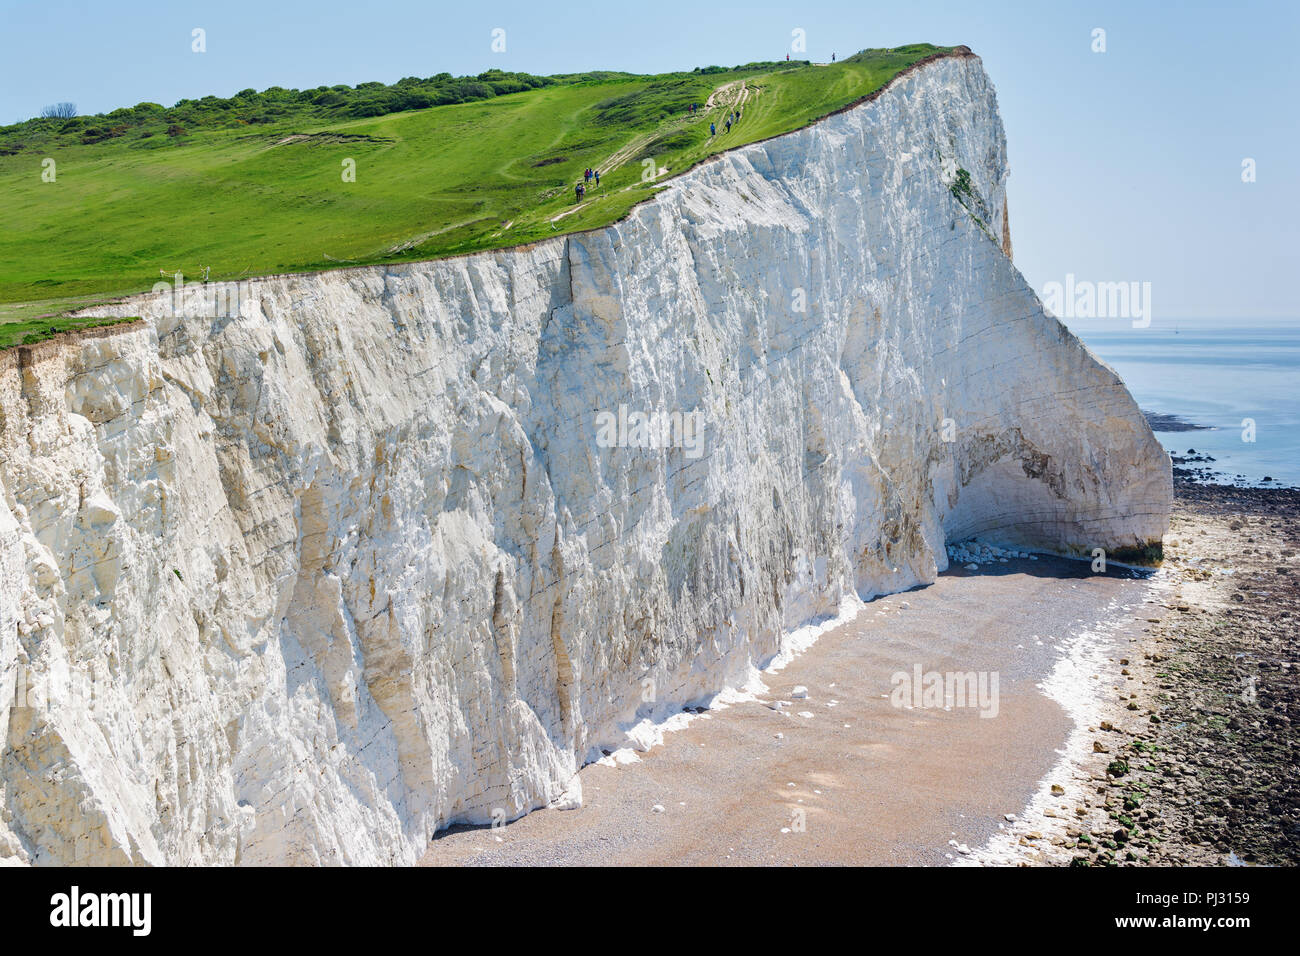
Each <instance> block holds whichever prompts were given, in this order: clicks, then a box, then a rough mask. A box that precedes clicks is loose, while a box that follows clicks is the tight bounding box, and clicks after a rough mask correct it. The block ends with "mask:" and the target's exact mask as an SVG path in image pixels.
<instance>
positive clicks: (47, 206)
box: [0, 44, 946, 324]
mask: <svg viewBox="0 0 1300 956" xmlns="http://www.w3.org/2000/svg"><path fill="white" fill-rule="evenodd" d="M945 49H946V48H940V47H934V46H930V45H928V44H918V45H913V46H908V47H901V48H898V49H895V50H870V51H864V52H863V53H860V54H858V55H857V56H855V57H851V58H849V59H847V60H845V61H842V62H840V63H837V64H833V65H830V66H825V65H823V66H813V65H806V66H805V65H796V66H792V67H791V68H789V69H786V68H776V69H773V68H772V67H771V66H767V67H763V68H762V69H742V70H732V71H713V72H710V71H702V72H692V73H674V74H664V75H659V76H644V77H630V78H629V77H628V76H626V75H617V76H613V77H610V78H608V79H605V78H601V79H596V80H588V81H584V82H581V83H569V84H559V85H554V86H546V87H542V88H539V89H534V90H529V91H527V92H519V93H511V94H509V95H504V96H497V97H495V98H492V99H486V100H481V101H476V102H471V103H462V104H456V105H447V106H436V107H431V108H428V109H421V110H413V111H408V112H403V113H394V114H390V115H386V116H380V117H372V118H364V119H349V120H345V121H337V122H330V123H326V124H323V125H322V124H321V123H320V119H319V117H311V118H304V119H301V120H298V121H295V120H293V119H292V118H289V119H286V120H284V121H282V122H278V123H274V124H271V125H269V126H267V125H263V126H259V127H255V128H254V127H235V128H223V129H204V130H201V131H198V132H196V133H194V134H193V135H185V136H178V137H175V138H174V140H171V141H169V142H166V143H165V144H164V145H161V146H159V145H158V137H150V138H143V137H142V138H139V139H132V138H131V137H130V136H126V135H124V136H122V137H120V138H116V139H110V140H107V141H104V142H99V143H94V144H87V145H81V144H78V145H71V146H59V147H57V148H51V149H50V155H49V156H48V158H50V159H53V160H54V161H55V169H56V171H57V175H56V179H55V181H54V182H46V181H43V179H42V176H41V172H42V169H43V165H42V161H43V160H44V159H45V158H47V157H46V156H44V155H43V153H44V152H45V150H46V149H47V147H48V146H49V144H38V145H34V146H33V147H32V148H23V144H21V143H18V144H13V143H8V144H6V147H7V148H8V149H9V150H10V152H11V153H12V154H11V155H0V192H3V195H4V196H5V202H4V204H3V206H2V207H0V324H3V322H4V321H5V320H14V319H24V320H30V319H33V318H37V317H40V316H43V315H47V314H50V313H54V314H57V313H58V312H60V311H62V309H63V308H65V307H66V306H67V305H69V304H71V303H72V302H73V301H74V299H75V300H77V301H78V302H79V303H80V304H85V302H86V301H87V300H89V301H94V300H95V299H96V298H100V299H103V298H109V297H112V296H116V295H121V294H125V293H129V292H133V291H142V290H145V289H148V288H149V287H150V286H152V285H153V284H154V283H156V282H158V281H159V279H160V272H165V273H167V274H169V275H170V274H171V273H174V272H176V271H180V272H182V273H183V274H184V275H185V276H186V277H189V278H193V277H197V276H199V275H201V274H202V273H203V271H204V270H205V269H210V277H211V279H213V280H227V279H236V278H243V277H249V276H256V275H266V274H273V273H279V272H298V271H313V270H323V269H330V268H337V267H339V266H345V265H354V264H369V263H383V262H399V261H409V260H422V259H434V258H439V257H443V256H448V255H455V254H459V253H466V252H474V251H478V250H482V249H489V248H500V247H505V246H511V245H516V244H520V243H525V242H530V241H535V240H538V239H542V238H547V237H550V236H555V235H558V234H561V233H565V232H573V231H577V230H581V229H588V228H592V227H596V226H600V225H606V224H608V223H610V222H613V221H615V220H617V219H619V218H620V217H621V216H623V215H624V214H625V213H626V212H627V211H628V210H629V209H630V208H631V207H632V206H633V205H635V204H636V203H638V202H640V201H641V200H643V199H645V198H647V197H648V196H650V195H652V194H653V192H654V190H655V189H657V188H659V187H660V186H661V185H662V178H663V177H662V176H660V177H658V178H657V180H651V181H643V175H642V174H643V169H644V168H645V165H644V162H643V161H644V160H646V159H652V160H653V161H654V163H655V168H656V170H658V169H663V170H665V171H666V174H667V175H675V174H678V173H681V172H684V171H685V170H687V169H689V168H690V167H691V166H693V165H694V164H696V163H698V162H699V161H700V160H702V159H704V158H706V157H707V156H709V155H711V154H713V153H717V152H720V151H722V150H725V149H731V148H734V147H737V146H741V145H744V144H746V143H750V142H754V141H756V140H760V139H765V138H767V137H770V136H774V135H777V134H780V133H783V132H788V131H790V130H794V129H797V128H799V127H801V126H805V125H807V124H808V123H809V122H812V121H813V120H815V119H817V118H819V117H821V116H825V115H827V114H829V113H831V112H833V111H835V110H836V109H839V108H842V107H843V106H845V105H847V104H849V103H852V102H854V101H856V100H857V99H860V98H861V97H863V96H866V95H868V94H870V93H871V92H873V91H875V90H877V89H879V88H880V87H881V86H883V85H884V84H885V83H887V82H888V81H889V80H890V79H892V78H893V77H894V76H895V75H896V74H897V73H899V72H900V71H902V70H903V69H906V68H907V67H909V66H911V65H913V64H914V63H916V62H917V61H919V60H921V59H923V58H924V57H926V56H930V55H932V54H935V53H939V52H944V50H945ZM710 97H712V98H713V99H712V100H710ZM741 101H743V103H744V107H743V118H742V120H741V122H740V123H739V124H738V125H737V126H735V127H734V128H733V129H732V130H731V132H730V133H727V134H723V124H722V123H721V122H719V123H718V126H719V135H717V136H710V135H709V122H710V120H711V119H717V117H718V116H719V115H720V114H721V113H722V111H724V110H729V109H730V108H732V106H733V105H735V104H737V103H739V102H741ZM709 102H712V104H713V106H712V107H711V108H707V107H706V108H704V109H697V111H696V112H695V113H694V114H692V113H690V112H689V106H690V105H691V104H692V103H694V104H697V106H704V105H705V104H706V103H709ZM14 149H16V150H17V151H16V152H14V151H13V150H14ZM588 166H591V167H594V168H597V169H600V170H601V188H600V189H599V190H594V191H593V194H591V195H590V198H589V199H588V200H587V201H586V202H583V203H582V204H580V205H576V206H575V203H574V195H573V185H574V184H575V183H576V182H578V181H580V180H581V178H582V170H583V169H585V168H586V167H588ZM351 169H355V181H349V178H350V177H348V176H346V175H345V173H347V172H348V171H349V170H351ZM36 302H43V303H46V307H39V306H33V305H30V304H28V305H21V306H20V305H16V304H17V303H36Z"/></svg>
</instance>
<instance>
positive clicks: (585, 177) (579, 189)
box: [573, 166, 600, 202]
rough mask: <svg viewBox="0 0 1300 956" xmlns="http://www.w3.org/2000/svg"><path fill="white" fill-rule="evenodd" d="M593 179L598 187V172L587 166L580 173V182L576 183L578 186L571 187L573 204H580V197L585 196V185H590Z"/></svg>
mask: <svg viewBox="0 0 1300 956" xmlns="http://www.w3.org/2000/svg"><path fill="white" fill-rule="evenodd" d="M593 179H594V180H595V181H596V185H597V186H599V185H600V170H598V169H592V168H591V167H590V166H588V167H587V168H586V169H584V170H583V171H582V182H580V183H578V185H576V186H574V187H573V192H574V201H575V202H582V197H583V196H585V195H587V184H588V183H590V182H591V181H592V180H593Z"/></svg>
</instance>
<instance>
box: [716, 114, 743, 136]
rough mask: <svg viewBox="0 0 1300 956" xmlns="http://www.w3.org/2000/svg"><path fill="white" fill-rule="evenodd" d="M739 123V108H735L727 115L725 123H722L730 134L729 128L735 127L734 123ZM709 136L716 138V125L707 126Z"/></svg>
mask: <svg viewBox="0 0 1300 956" xmlns="http://www.w3.org/2000/svg"><path fill="white" fill-rule="evenodd" d="M739 122H740V107H736V108H735V109H734V110H732V111H731V112H730V113H728V114H727V119H726V121H725V123H724V125H725V126H726V128H727V132H728V133H730V132H731V127H732V126H733V125H735V124H736V123H739ZM709 135H710V136H717V135H718V124H717V123H710V124H709Z"/></svg>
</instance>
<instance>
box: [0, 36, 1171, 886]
mask: <svg viewBox="0 0 1300 956" xmlns="http://www.w3.org/2000/svg"><path fill="white" fill-rule="evenodd" d="M1006 175H1007V166H1006V156H1005V143H1004V139H1003V133H1002V127H1001V123H1000V120H999V118H998V113H997V107H996V101H995V98H994V92H993V88H992V86H991V85H990V83H989V81H988V79H987V78H986V76H985V74H984V72H983V70H982V69H981V66H980V63H979V60H978V59H976V58H974V57H969V56H952V57H946V58H943V59H940V60H937V61H934V62H931V63H929V64H926V65H924V66H922V67H920V68H918V69H916V70H914V71H912V72H911V73H909V74H906V75H904V76H903V77H901V78H899V79H898V80H896V81H895V82H894V83H893V84H892V85H891V86H890V87H889V88H888V89H887V90H886V91H885V92H884V93H882V94H881V95H880V96H878V97H876V98H875V99H874V100H873V101H871V102H868V103H865V104H863V105H860V106H858V107H856V108H854V109H851V110H848V111H846V112H844V113H840V114H837V115H835V116H833V117H830V118H829V119H827V120H825V121H823V122H820V123H818V124H816V125H814V126H812V127H810V128H807V129H804V130H801V131H799V132H795V133H791V134H789V135H786V136H782V137H779V138H777V139H774V140H770V141H768V142H765V143H761V144H757V145H754V146H750V147H747V148H745V149H741V150H737V151H735V152H731V153H727V154H725V155H723V156H721V157H718V158H717V159H715V160H713V161H711V162H709V163H707V164H705V165H704V166H702V167H700V168H698V169H696V170H695V171H693V172H691V173H689V174H687V175H684V176H682V177H681V178H679V179H676V180H673V181H672V182H671V184H670V185H669V188H668V189H666V190H665V191H664V192H663V193H662V194H661V195H660V196H659V197H658V198H656V199H655V200H654V201H652V202H649V203H647V204H645V205H642V206H641V207H639V208H637V209H636V210H635V211H634V212H633V213H632V214H631V216H629V217H628V218H627V219H626V220H625V221H623V222H621V223H618V224H616V225H614V226H611V227H608V228H605V229H601V230H598V231H595V232H591V233H587V234H582V235H575V236H570V237H563V238H556V239H554V240H552V241H548V242H544V243H540V244H538V245H535V246H532V247H528V248H523V249H517V250H512V251H504V252H496V253H485V254H480V255H475V256H471V257H467V258H461V259H453V260H447V261H441V262H430V263H417V264H411V265H401V266H394V267H392V268H379V267H376V268H364V269H355V270H348V271H341V272H333V273H327V274H322V275H304V276H285V277H277V278H270V279H265V280H258V281H255V282H252V283H250V284H249V285H248V286H247V287H246V288H244V289H243V290H242V293H243V294H242V296H241V297H240V298H239V299H238V301H235V302H233V303H227V304H226V306H225V307H222V308H220V309H217V310H215V311H214V310H213V309H211V308H208V307H207V306H205V305H204V304H203V303H202V302H200V301H199V299H200V296H199V295H198V292H202V291H203V290H202V289H200V290H198V292H196V291H194V290H191V291H190V292H189V293H188V294H186V295H182V296H181V297H180V301H179V303H174V302H173V299H174V298H175V297H173V296H170V295H161V294H154V295H148V296H141V297H138V298H136V299H134V300H132V301H128V302H125V303H123V304H121V305H120V306H115V307H113V308H112V309H109V310H104V311H105V312H106V313H107V312H109V311H112V312H114V313H115V314H123V315H141V316H143V317H144V321H143V322H142V323H139V324H136V325H134V326H129V327H126V329H125V330H124V331H119V332H114V333H112V334H101V335H88V336H85V337H81V338H77V339H69V340H63V341H56V342H51V343H47V344H44V345H39V346H34V347H30V348H21V349H17V350H13V351H10V352H7V353H3V354H2V355H0V486H2V490H3V495H2V496H0V728H3V729H4V730H5V732H6V733H7V737H6V743H5V750H4V754H3V760H2V761H0V859H7V860H8V861H10V862H33V863H71V862H78V863H128V862H132V863H138V862H144V863H164V862H166V863H177V864H195V863H231V862H254V863H265V862H275V863H288V862H293V863H299V862H320V863H411V862H413V861H414V860H415V859H417V858H418V856H419V855H420V854H421V852H422V851H423V849H424V847H425V846H426V843H427V840H428V838H429V836H430V834H432V833H433V832H435V831H436V830H437V829H438V828H440V827H443V826H445V825H447V824H449V823H452V822H456V821H473V822H489V821H491V820H492V818H493V815H494V811H495V812H497V813H498V814H499V815H500V814H503V815H504V816H505V817H507V818H513V817H515V816H518V815H519V814H521V813H523V812H526V811H527V810H529V809H532V808H535V807H538V806H542V805H545V804H546V803H547V802H549V801H551V800H553V799H554V798H556V797H557V796H558V795H559V794H560V793H561V792H562V791H563V790H564V789H565V787H566V785H567V784H568V783H569V781H570V779H571V777H572V776H573V774H574V772H575V771H576V769H577V768H578V767H579V766H580V765H581V764H582V762H583V761H584V760H586V759H589V758H590V757H591V756H592V755H593V754H594V755H599V748H601V747H609V746H617V745H620V744H621V743H623V735H624V731H625V729H626V728H627V727H628V726H630V725H631V723H633V722H634V721H635V720H636V719H637V718H639V717H645V716H653V715H654V714H663V713H667V712H669V711H672V710H675V709H678V708H680V706H681V705H682V704H683V703H688V702H692V701H699V700H701V699H703V698H707V697H708V696H709V695H710V694H712V693H714V692H716V691H718V690H719V689H721V688H723V687H724V686H728V685H734V684H736V683H738V682H740V681H743V680H744V679H745V677H746V676H747V674H748V673H750V669H751V668H752V667H753V666H754V665H755V664H761V663H762V662H763V661H764V660H765V659H766V658H768V657H770V656H771V655H772V654H773V653H774V652H776V651H777V650H778V649H779V647H780V644H781V639H782V634H783V633H785V632H788V631H789V630H790V629H792V628H794V627H797V626H799V625H801V624H803V623H806V622H809V621H810V620H813V619H815V618H817V617H818V616H820V615H827V614H832V613H834V612H835V611H836V609H837V608H838V607H839V605H840V603H841V601H842V600H843V599H844V598H845V597H846V596H847V595H850V594H851V593H853V592H856V593H857V594H858V595H860V596H862V597H863V598H868V597H870V596H872V595H875V594H879V593H882V592H887V591H893V590H897V589H900V588H906V587H909V586H911V585H914V584H917V583H920V582H927V581H931V580H933V578H934V576H935V574H936V572H938V571H940V570H942V569H943V568H944V567H945V566H946V558H945V552H944V543H945V541H946V540H958V539H962V538H966V537H970V536H981V537H984V538H986V539H988V540H990V541H997V542H1003V543H1010V544H1015V545H1021V546H1032V547H1040V548H1046V549H1052V550H1057V551H1062V552H1068V553H1080V552H1091V551H1092V549H1093V548H1097V547H1101V548H1106V549H1108V550H1109V551H1112V552H1113V551H1114V550H1115V549H1126V548H1141V547H1145V546H1148V545H1151V544H1156V543H1158V542H1159V541H1160V538H1161V535H1162V533H1163V532H1164V530H1165V528H1166V520H1167V514H1168V509H1169V505H1170V497H1171V490H1170V475H1169V462H1168V458H1167V456H1166V455H1165V454H1164V453H1163V452H1162V450H1161V448H1160V446H1159V445H1158V444H1157V443H1156V441H1155V440H1154V439H1153V437H1152V435H1151V432H1150V431H1149V429H1148V428H1147V426H1146V424H1145V422H1144V421H1143V419H1142V416H1141V415H1140V414H1139V412H1138V409H1137V408H1136V407H1135V405H1134V403H1133V401H1132V399H1131V398H1130V397H1129V395H1128V393H1127V392H1126V391H1125V389H1124V387H1123V385H1122V383H1121V382H1120V381H1119V379H1118V378H1117V377H1116V376H1115V374H1114V373H1113V372H1112V371H1111V370H1110V369H1109V368H1107V367H1105V366H1104V365H1102V364H1101V363H1099V362H1098V361H1097V360H1096V359H1095V358H1094V357H1093V356H1092V355H1091V354H1090V353H1089V352H1088V351H1087V349H1086V348H1084V346H1083V345H1082V344H1081V343H1080V342H1079V341H1078V340H1077V339H1076V338H1075V337H1074V336H1073V335H1071V334H1070V333H1069V332H1068V331H1067V330H1066V329H1065V328H1064V327H1062V326H1061V325H1060V324H1059V323H1057V322H1056V321H1055V320H1054V319H1052V318H1049V317H1047V316H1046V315H1045V314H1044V312H1043V310H1042V307H1041V306H1040V304H1039V302H1038V300H1037V299H1036V297H1035V296H1034V294H1033V292H1032V291H1031V290H1030V288H1029V286H1028V285H1027V284H1026V282H1025V281H1024V279H1023V278H1022V277H1021V276H1020V274H1019V273H1018V272H1017V271H1016V269H1015V268H1014V266H1013V265H1012V263H1011V261H1010V259H1009V258H1008V257H1007V254H1006V252H1004V248H1005V249H1008V250H1009V232H1008V230H1007V228H1006V204H1005V193H1004V182H1005V179H1006ZM208 291H209V292H211V291H212V290H211V289H209V290H208ZM224 291H227V292H229V291H232V290H228V289H227V290H224ZM213 315H216V316H217V317H215V318H214V317H213ZM696 410H698V412H699V422H700V425H701V431H700V432H699V433H698V434H696V435H695V436H694V437H695V438H698V439H699V443H698V444H696V443H695V442H694V441H693V439H692V433H690V432H689V430H687V431H686V432H684V433H683V432H682V431H680V430H678V429H675V428H668V429H663V430H658V429H654V430H653V431H655V434H653V435H647V434H646V430H645V429H643V428H640V427H639V424H640V414H646V415H662V416H665V418H666V419H667V420H668V421H669V422H670V423H671V424H673V425H676V424H678V423H680V422H681V420H682V417H683V416H685V415H686V413H690V412H693V411H696ZM638 413H640V414H638ZM602 416H603V418H602ZM620 419H621V421H622V422H623V423H624V425H626V427H622V426H620V425H616V426H615V427H614V428H613V429H612V431H611V430H610V429H608V428H606V429H605V432H604V433H603V434H602V431H601V429H602V422H603V424H604V425H605V426H608V424H609V422H610V421H611V420H614V421H615V422H618V421H619V420H620ZM688 421H689V419H688ZM611 435H612V437H611ZM620 442H621V444H620ZM637 444H643V445H644V444H648V445H653V446H654V447H635V445H637Z"/></svg>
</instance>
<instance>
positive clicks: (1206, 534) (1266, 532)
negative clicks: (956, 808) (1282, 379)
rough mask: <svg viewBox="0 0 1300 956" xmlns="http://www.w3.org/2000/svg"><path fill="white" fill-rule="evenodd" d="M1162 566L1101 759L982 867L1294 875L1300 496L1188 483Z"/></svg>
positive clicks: (1057, 792)
mask: <svg viewBox="0 0 1300 956" xmlns="http://www.w3.org/2000/svg"><path fill="white" fill-rule="evenodd" d="M1164 555H1165V557H1164V564H1163V567H1162V568H1161V570H1160V571H1159V572H1158V573H1157V574H1156V576H1155V577H1154V578H1153V580H1152V588H1151V596H1150V597H1149V598H1148V603H1146V604H1145V605H1144V606H1143V607H1142V608H1141V609H1138V610H1136V611H1135V612H1134V613H1135V614H1136V615H1138V620H1136V621H1135V622H1133V626H1131V627H1130V628H1129V631H1128V634H1129V637H1128V642H1129V643H1128V649H1127V650H1123V651H1120V650H1117V651H1116V655H1117V656H1116V657H1114V658H1112V659H1111V662H1110V663H1111V665H1112V666H1113V667H1117V668H1118V672H1117V673H1108V674H1107V675H1106V677H1107V679H1108V680H1109V681H1110V682H1111V685H1112V687H1113V691H1111V692H1108V693H1107V694H1106V695H1105V696H1104V697H1103V698H1102V701H1101V705H1100V708H1099V710H1098V712H1097V714H1096V720H1095V721H1094V722H1091V723H1090V725H1089V726H1088V727H1087V731H1088V734H1089V736H1090V738H1091V746H1090V748H1088V749H1089V750H1090V751H1091V752H1090V753H1088V754H1087V756H1086V757H1084V758H1082V759H1079V760H1075V761H1073V762H1072V766H1070V767H1069V768H1068V770H1066V769H1064V768H1063V769H1062V771H1061V772H1060V773H1059V774H1057V776H1059V777H1060V779H1059V780H1056V779H1053V780H1051V781H1049V782H1048V783H1049V784H1050V786H1051V790H1050V797H1048V798H1047V799H1046V800H1043V801H1040V802H1038V803H1037V804H1036V806H1035V807H1034V808H1033V809H1031V811H1030V812H1029V813H1027V814H1025V819H1024V820H1022V821H1017V823H1016V824H1015V827H1014V830H1015V832H1014V833H1013V834H1012V835H1013V836H1014V837H1016V838H1017V843H1016V846H1017V847H1018V853H1017V854H1016V857H1017V858H1013V859H1008V858H1006V857H1002V858H999V859H996V860H994V859H987V860H985V861H984V862H1000V863H1013V862H1018V863H1021V864H1027V865H1044V864H1047V865H1070V866H1097V865H1128V866H1141V865H1158V866H1185V865H1193V866H1223V865H1238V864H1246V865H1250V864H1261V865H1295V864H1297V863H1298V862H1300V779H1298V778H1297V775H1296V773H1295V763H1296V750H1297V748H1296V742H1297V732H1296V724H1295V720H1296V715H1297V712H1298V710H1300V663H1298V662H1297V653H1296V648H1295V627H1296V623H1297V619H1298V618H1300V586H1298V583H1297V577H1298V576H1300V489H1294V488H1239V487H1233V486H1227V485H1201V484H1194V483H1189V482H1179V483H1178V485H1177V487H1176V489H1175V502H1174V510H1173V514H1172V521H1171V527H1170V533H1169V535H1168V536H1167V537H1166V539H1165V549H1164ZM1138 625H1141V626H1138ZM1117 646H1119V645H1117ZM1119 655H1127V656H1119Z"/></svg>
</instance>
